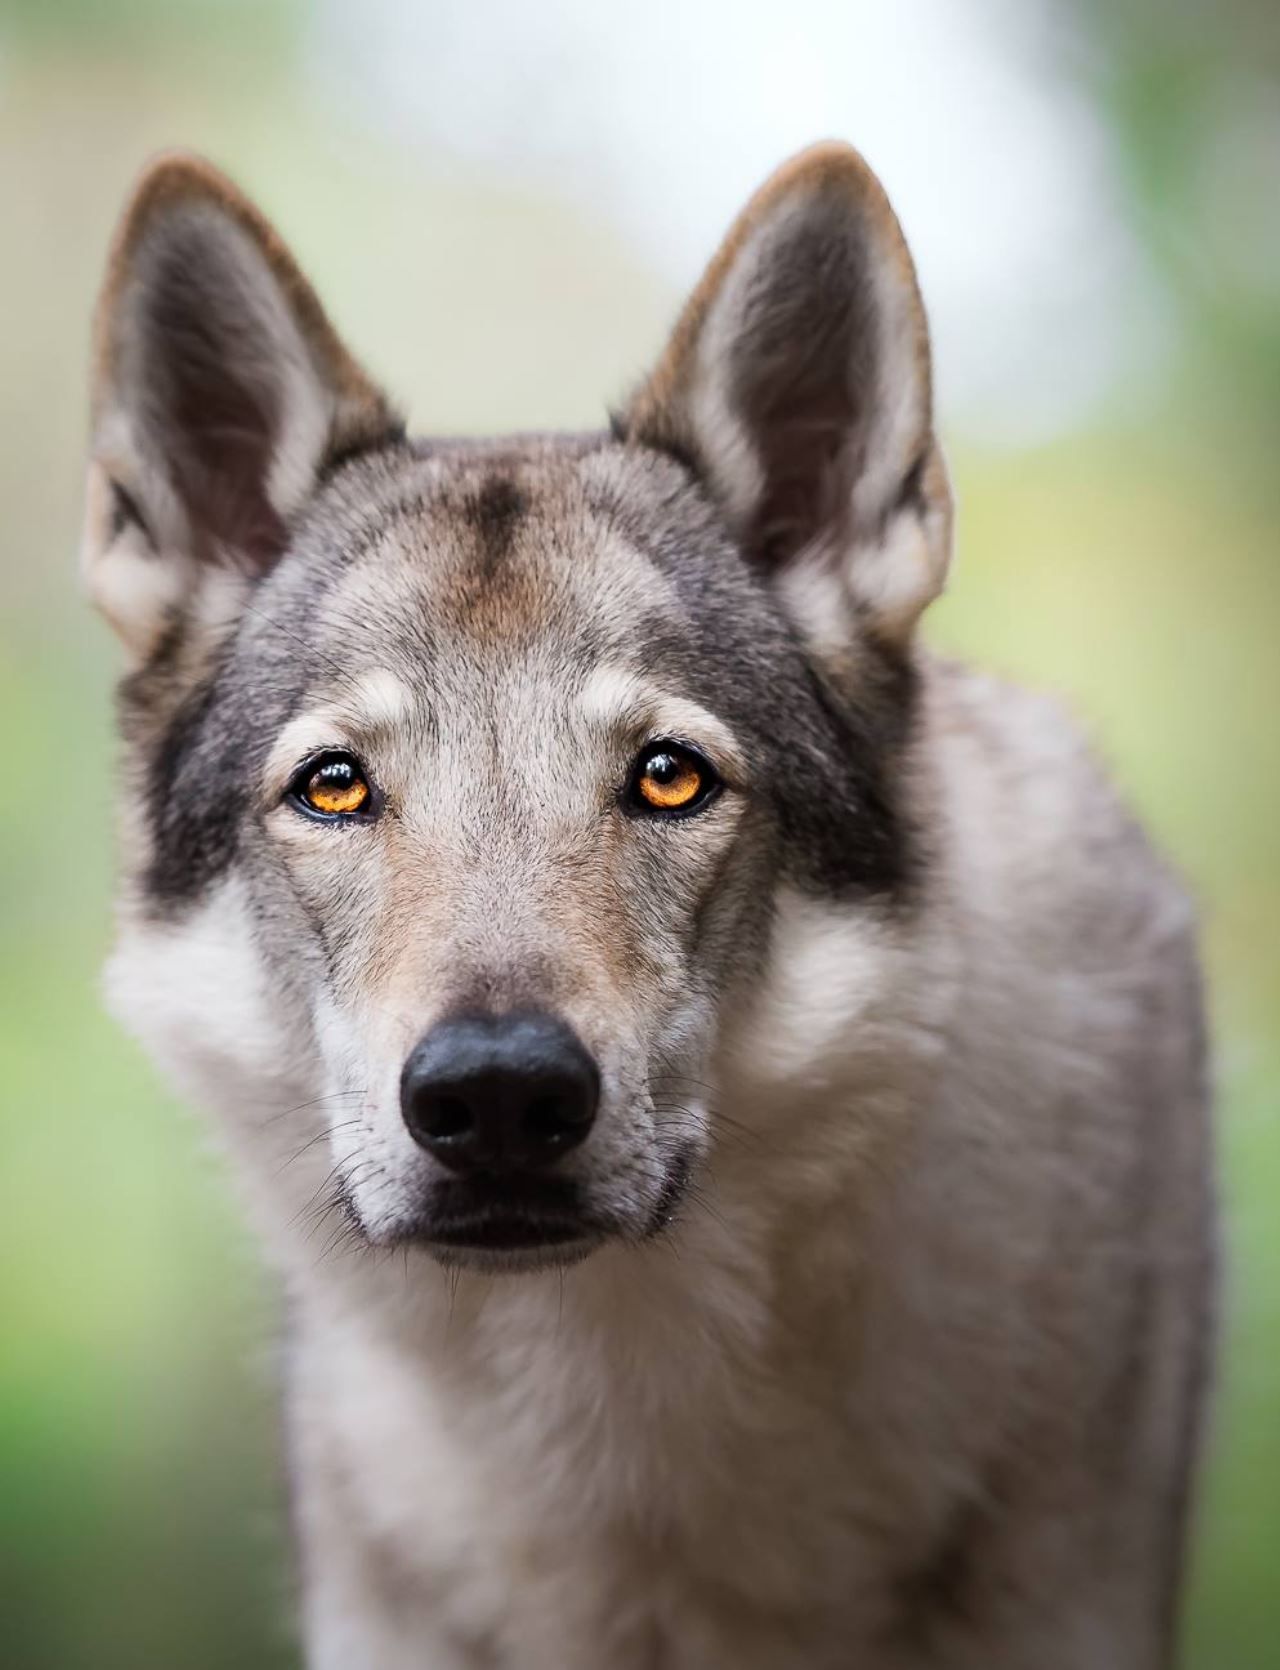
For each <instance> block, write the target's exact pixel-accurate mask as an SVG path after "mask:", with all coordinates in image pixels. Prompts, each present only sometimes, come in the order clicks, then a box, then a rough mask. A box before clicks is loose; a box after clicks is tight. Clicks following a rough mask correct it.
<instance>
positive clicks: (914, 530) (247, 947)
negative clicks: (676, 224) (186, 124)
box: [84, 144, 1214, 1670]
mask: <svg viewBox="0 0 1280 1670" xmlns="http://www.w3.org/2000/svg"><path fill="white" fill-rule="evenodd" d="M951 521H952V512H951V496H950V489H949V485H948V477H947V472H946V468H945V465H944V462H943V457H942V453H941V451H940V448H939V444H938V440H937V437H936V434H935V430H934V424H933V415H932V391H931V372H930V358H929V347H928V334H927V328H926V322H925V313H924V308H923V305H922V302H921V297H920V292H919V288H918V284H917V280H916V276H915V271H914V268H913V265H912V261H911V258H910V256H909V254H908V252H907V248H906V245H905V242H904V240H903V236H902V233H901V230H900V228H899V225H898V223H897V221H896V219H895V218H894V215H893V212H892V210H891V209H890V207H889V204H888V202H887V200H886V198H885V195H884V192H883V190H882V189H881V187H880V185H879V183H878V181H877V180H876V178H875V177H874V175H873V174H872V173H871V172H870V170H869V169H868V167H867V166H866V164H865V163H864V162H863V161H862V159H861V158H860V157H859V155H858V154H857V153H856V152H854V151H852V150H850V149H848V148H846V147H844V146H842V145H837V144H827V145H821V146H818V147H817V148H815V149H813V150H810V151H808V152H805V153H804V154H802V155H801V156H799V157H797V158H796V159H794V160H793V161H791V162H790V163H789V164H787V165H786V166H784V167H783V168H782V169H781V170H780V171H779V172H778V173H777V174H776V175H774V177H773V178H772V179H770V180H769V181H768V182H767V183H766V184H765V185H764V187H763V188H762V189H761V190H760V191H759V192H758V194H757V195H756V196H755V197H754V198H753V199H752V201H751V202H750V203H749V204H748V206H747V207H746V209H745V210H744V211H743V213H742V215H741V216H740V218H739V219H738V221H737V222H736V223H735V225H734V226H733V228H732V229H731V231H730V232H729V234H728V236H727V238H726V240H725V242H724V244H723V245H722V247H721V249H720V251H719V253H718V254H717V255H716V256H715V258H714V260H713V261H712V263H711V265H710V267H709V269H708V271H707V273H706V276H705V277H704V278H703V280H702V282H701V283H700V284H699V286H698V288H697V289H696V290H695V292H694V293H693V296H692V298H691V300H690V301H689V302H688V304H687V306H686V308H685V310H684V312H683V313H682V315H681V316H680V318H679V320H678V322H677V324H676V326H675V329H674V333H673V335H672V336H671V339H670V342H669V343H668V345H667V347H666V348H665V351H664V352H663V353H662V354H661V357H660V358H659V359H658V360H657V363H656V368H655V369H654V370H653V371H652V373H651V374H650V375H649V376H647V377H646V378H645V379H644V380H643V381H642V382H641V383H640V384H639V386H638V388H637V389H636V390H635V392H634V393H633V394H632V395H631V397H630V398H629V399H628V400H626V401H625V403H623V404H622V405H621V406H620V407H619V409H618V410H617V412H616V414H615V415H614V417H613V419H612V423H611V425H610V426H609V427H608V428H606V429H603V430H602V431H601V432H599V433H592V434H587V435H537V436H524V435H522V436H519V437H515V438H507V439H498V440H485V441H459V440H445V441H436V440H429V439H428V440H423V439H413V438H410V437H409V436H408V435H407V434H406V430H405V427H404V424H403V423H402V421H401V419H400V417H399V416H398V415H397V412H396V410H395V408H394V407H393V406H392V405H391V404H390V403H389V401H388V399H387V398H386V397H385V396H384V394H383V393H382V392H381V391H380V389H379V388H378V386H376V384H375V383H374V382H373V381H372V380H371V379H370V377H369V376H368V375H367V374H366V372H365V371H364V370H363V369H362V368H361V366H360V365H359V364H358V363H357V362H356V360H355V359H354V358H353V357H352V355H351V354H350V352H349V351H348V350H347V349H346V348H345V347H344V345H343V344H342V342H341V341H340V340H339V338H338V336H337V334H336V332H335V330H334V328H333V326H332V325H331V324H330V322H329V320H328V318H327V316H326V314H325V313H324V312H323V310H322V308H321V306H320V303H319V302H318V301H317V299H316V296H315V294H314V292H313V291H312V289H311V288H310V286H309V285H308V283H307V281H306V280H305V279H304V277H303V276H302V274H301V272H300V271H299V269H298V267H297V265H296V264H295V262H294V260H293V259H292V257H291V256H290V254H289V253H288V251H287V250H286V248H285V246H284V245H283V243H282V242H281V240H280V238H279V237H278V235H277V234H276V232H275V231H274V230H273V229H272V227H271V226H270V225H269V224H268V223H267V221H266V220H265V219H264V218H263V217H262V216H261V214H260V213H259V212H258V211H257V210H256V209H255V208H254V207H253V206H252V205H251V204H250V203H248V202H247V201H246V200H245V198H244V197H243V196H241V194H240V193H239V191H238V190H237V189H236V188H235V187H234V186H233V185H232V184H231V183H230V182H229V181H228V180H226V179H225V178H223V177H222V175H221V174H219V173H218V172H217V171H216V170H214V169H213V168H212V167H210V166H209V165H208V164H206V163H204V162H202V161H200V160H198V159H195V158H191V157H186V156H181V155H176V156H168V157H165V158H162V159H161V160H159V161H158V162H157V163H155V164H154V165H153V166H152V167H151V168H150V170H149V171H148V172H147V173H146V174H145V175H144V177H143V179H142V181H141V183H140V184H139V186H138V187H137V189H136V192H135V194H134V196H133V198H132V200H131V202H130V204H129V206H128V208H127V211H126V213H125V215H124V218H123V222H122V225H121V228H120V230H119V233H118V235H117V238H116V242H115V245H114V249H113V251H112V254H111V257H110V263H109V270H108V274H107V278H106V283H105V288H104V291H103V296H102V301H101V305H100V310H99V314H98V320H97V328H96V337H95V350H94V392H93V427H92V457H91V465H90V475H89V504H88V512H87V519H86V531H85V544H84V563H85V571H86V574H87V581H88V586H89V589H90V592H91V594H92V597H93V599H94V600H95V602H96V604H97V605H98V607H99V608H100V609H101V610H102V612H103V613H104V614H105V615H106V617H107V618H108V620H109V621H110V622H111V624H112V626H113V627H114V628H115V630H116V632H117V633H118V635H119V637H120V639H121V640H122V641H123V644H124V647H125V653H126V655H127V658H128V668H127V671H126V673H125V676H124V677H123V680H122V683H121V687H120V692H119V718H120V728H121V732H122V736H123V747H124V762H123V771H122V785H121V795H120V816H119V827H120V848H121V858H122V862H121V872H122V876H121V884H120V892H119V909H118V936H117V944H116V949H115V951H114V953H113V956H112V958H111V962H110V966H109V974H108V986H109V991H110V994H111V1001H112V1004H113V1006H114V1008H115V1009H116V1011H117V1012H118V1013H119V1014H120V1016H121V1017H122V1018H124V1019H125V1021H126V1023H127V1024H128V1025H129V1027H131V1028H132V1029H133V1030H134V1031H135V1032H136V1033H137V1034H138V1035H139V1036H140V1037H141V1038H142V1040H143V1041H144V1042H145V1044H146V1046H147V1047H148V1049H149V1050H150V1052H151V1053H152V1055H153V1056H154V1058H155V1059H156V1060H157V1062H158V1063H159V1064H160V1066H161V1067H162V1068H163V1069H164V1070H165V1071H166V1072H167V1073H168V1074H169V1075H171V1077H172V1078H173V1079H174V1080H175V1081H176V1083H177V1084H178V1085H179V1087H180V1088H181V1090H182V1092H183V1093H184V1094H185V1095H188V1096H189V1097H190V1098H191V1099H193V1100H194V1101H196V1102H198V1103H201V1104H205V1105H208V1106H209V1107H211V1108H212V1109H213V1110H214V1111H215V1112H216V1114H217V1116H218V1121H217V1122H218V1126H219V1128H220V1130H221V1131H222V1133H223V1134H224V1137H225V1140H226V1145H227V1148H228V1151H229V1154H230V1156H231V1164H232V1168H233V1171H234V1172H235V1173H236V1175H237V1176H238V1180H239V1183H240V1185H241V1187H242V1191H243V1194H244V1196H245V1200H246V1202H247V1208H248V1212H249V1214H250V1217H251V1219H252V1221H253V1222H254V1224H255V1225H256V1227H257V1230H258V1231H259V1233H260V1235H261V1237H262V1239H263V1241H264V1243H265V1247H266V1249H267V1253H268V1256H269V1257H270V1259H271V1261H272V1262H273V1264H274V1266H275V1267H276V1268H277V1269H278V1271H279V1273H280V1277H281V1280H282V1282H283V1286H284V1290H285V1292H286V1294H287V1315H288V1321H289V1325H288V1329H287V1333H288V1343H287V1352H286V1356H287V1371H286V1378H287V1395H286V1404H287V1411H288V1420H287V1426H288V1434H289V1439H288V1447H289V1450H290V1462H291V1472H292V1475H293V1480H294V1486H293V1489H294V1517H295V1521H296V1526H297V1536H298V1541H299V1545H300V1557H299V1568H300V1589H301V1600H300V1610H301V1613H302V1630H303V1635H304V1639H305V1646H306V1654H307V1660H308V1663H309V1664H310V1665H312V1666H314V1667H316V1670H482V1667H485V1670H493V1667H507V1670H657V1667H662V1670H730V1667H732V1670H800V1667H804V1670H849V1667H853V1666H858V1667H860V1670H890V1667H901V1670H910V1667H922V1666H929V1665H937V1666H949V1667H950V1666H954V1667H959V1670H966V1667H967V1670H1014V1667H1017V1670H1109V1667H1114V1670H1122V1667H1123V1670H1143V1667H1149V1666H1159V1665H1167V1664H1168V1663H1169V1662H1170V1661H1171V1657H1172V1654H1173V1651H1174V1632H1175V1622H1176V1602H1177V1594H1178V1589H1179V1586H1180V1573H1181V1568H1182V1564H1183V1560H1182V1554H1183V1545H1184V1540H1185V1535H1186V1522H1187V1517H1188V1508H1187V1504H1188V1499H1189V1493H1190V1489H1191V1484H1192V1475H1193V1471H1194V1462H1195V1457H1196V1453H1197V1450H1198V1448H1199V1440H1200V1433H1201V1428H1202V1425H1203V1419H1202V1414H1203V1407H1204V1402H1205V1386H1206V1381H1207V1378H1208V1373H1207V1370H1208V1363H1209V1359H1210V1356H1211V1349H1210V1343H1211V1339H1212V1334H1213V1327H1212V1311H1213V1291H1214V1278H1213V1270H1214V1257H1213V1246H1214V1227H1213V1226H1214V1214H1213V1188H1212V1165H1211V1152H1210V1135H1209V1120H1208V1094H1207V1090H1206V1071H1205V1045H1204V1039H1203V1028H1202V1023H1201V1004H1200V997H1199V979H1198V972H1197V958H1196V951H1195V942H1194V923H1193V919H1192V911H1191V909H1190V908H1189V906H1188V903H1187V901H1186V898H1185V896H1184V893H1183V891H1182V889H1181V888H1180V886H1179V885H1178V883H1177V882H1176V881H1175V880H1174V879H1173V878H1172V877H1171V876H1170V874H1169V873H1168V872H1167V871H1166V869H1165V868H1164V866H1163V865H1162V864H1161V862H1160V861H1159V860H1158V859H1157V858H1156V857H1155V856H1154V854H1153V852H1152V849H1151V847H1150V846H1149V845H1148V843H1147V840H1146V838H1145V837H1144V835H1143V833H1142V832H1141V830H1140V829H1139V827H1138V826H1137V824H1136V822H1135V820H1134V819H1133V817H1132V816H1130V815H1129V813H1128V812H1127V811H1126V810H1124V808H1123V807H1122V805H1121V804H1120V802H1119V800H1118V798H1117V796H1116V795H1115V794H1114V793H1113V791H1112V789H1111V788H1110V787H1109V786H1108V784H1107V782H1106V780H1105V778H1104V776H1103V774H1102V772H1101V771H1100V770H1099V768H1098V767H1097V766H1096V765H1095V764H1094V763H1093V760H1092V758H1091V756H1090V753H1089V751H1088V749H1087V748H1086V746H1085V745H1084V744H1083V743H1082V742H1081V740H1080V738H1079V736H1078V734H1077V732H1076V730H1075V728H1074V727H1073V725H1072V723H1071V722H1070V721H1069V720H1068V719H1067V718H1066V717H1064V715H1063V714H1062V713H1061V712H1060V711H1059V708H1058V707H1057V705H1055V703H1054V702H1052V701H1050V700H1048V699H1046V698H1044V697H1042V696H1038V695H1032V694H1027V693H1024V692H1023V691H1021V690H1018V689H1014V688H1010V687H1007V686H1005V685H1003V684H1001V683H998V682H997V681H995V680H994V679H992V678H990V677H987V676H983V675H981V674H978V673H973V672H969V671H966V670H964V669H962V668H960V667H958V666H955V665H952V664H949V663H946V662H943V661H942V660H940V659H938V658H936V657H935V656H933V655H931V654H930V653H929V652H928V651H927V650H926V649H925V648H924V647H923V646H922V645H921V643H920V640H919V636H918V634H917V630H916V628H917V623H918V621H919V619H920V616H921V614H922V612H923V610H924V609H925V607H926V605H927V604H928V603H929V602H930V600H931V599H932V598H933V597H934V596H935V595H936V594H937V593H938V592H939V590H940V589H941V587H942V585H943V581H944V577H945V574H946V571H947V565H948V557H949V552H950V544H951Z"/></svg>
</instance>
